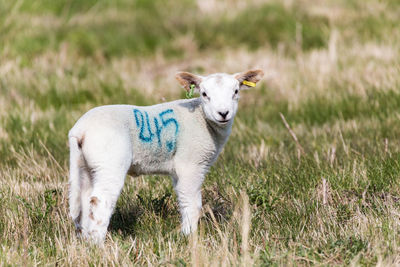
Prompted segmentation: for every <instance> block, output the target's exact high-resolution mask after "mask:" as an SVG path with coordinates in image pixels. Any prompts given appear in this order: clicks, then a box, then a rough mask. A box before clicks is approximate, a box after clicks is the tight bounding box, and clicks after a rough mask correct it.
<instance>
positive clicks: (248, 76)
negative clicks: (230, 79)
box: [234, 70, 264, 89]
mask: <svg viewBox="0 0 400 267" xmlns="http://www.w3.org/2000/svg"><path fill="white" fill-rule="evenodd" d="M263 76H264V72H263V71H262V70H248V71H245V72H241V73H237V74H234V77H235V78H236V79H237V80H238V81H239V84H240V89H249V88H250V87H254V86H256V83H257V82H258V81H259V80H261V78H262V77H263Z"/></svg>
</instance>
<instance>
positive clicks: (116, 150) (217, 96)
mask: <svg viewBox="0 0 400 267" xmlns="http://www.w3.org/2000/svg"><path fill="white" fill-rule="evenodd" d="M262 76H263V72H262V71H261V70H252V71H247V72H243V73H239V74H234V75H229V74H224V73H216V74H212V75H209V76H206V77H201V76H197V75H194V74H191V73H187V72H180V73H178V74H177V75H176V78H177V80H178V81H179V82H180V84H181V85H182V86H183V87H184V88H185V89H186V90H190V87H191V86H192V87H193V85H194V86H195V91H196V92H197V93H200V97H198V98H194V99H186V100H177V101H173V102H168V103H163V104H158V105H153V106H145V107H140V106H132V105H110V106H101V107H97V108H94V109H91V110H90V111H88V112H87V113H86V114H85V115H83V116H82V117H81V118H80V119H79V120H78V121H77V123H76V124H75V125H74V127H73V128H72V129H71V130H70V132H69V135H68V137H69V145H70V178H69V183H70V192H69V204H70V216H71V217H72V219H73V220H74V222H75V225H76V227H77V230H78V231H79V232H80V233H81V235H82V236H83V237H85V238H88V239H90V240H92V241H95V242H98V243H102V242H103V241H104V238H105V235H106V233H107V227H108V224H109V221H110V217H111V215H112V212H113V210H114V206H115V203H116V201H117V199H118V197H119V195H120V192H121V189H122V186H123V184H124V180H125V177H126V175H127V174H128V173H129V174H131V175H141V174H168V175H170V176H171V177H172V181H173V185H174V189H175V192H176V194H177V196H178V201H179V208H180V212H181V223H182V228H181V229H182V232H183V233H184V234H189V233H191V232H193V231H194V230H196V228H197V222H198V219H199V214H200V209H201V185H202V183H203V180H204V177H205V174H206V173H207V171H208V169H209V168H210V166H211V165H212V164H213V163H214V161H215V160H216V159H217V157H218V154H219V153H220V151H221V150H222V148H223V146H224V145H225V143H226V141H227V140H228V137H229V135H230V133H231V129H232V123H233V119H234V116H235V114H236V111H237V106H238V100H239V91H240V90H241V89H247V88H249V87H252V84H254V83H257V82H258V81H259V80H260V79H261V78H262ZM249 84H250V85H249Z"/></svg>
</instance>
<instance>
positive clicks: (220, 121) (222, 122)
mask: <svg viewBox="0 0 400 267" xmlns="http://www.w3.org/2000/svg"><path fill="white" fill-rule="evenodd" d="M228 121H229V120H219V121H218V122H219V123H221V124H225V123H228Z"/></svg>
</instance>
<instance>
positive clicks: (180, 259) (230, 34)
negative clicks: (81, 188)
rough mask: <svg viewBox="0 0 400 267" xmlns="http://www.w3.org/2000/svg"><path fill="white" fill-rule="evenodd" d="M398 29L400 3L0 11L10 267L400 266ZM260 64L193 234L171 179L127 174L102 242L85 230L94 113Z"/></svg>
mask: <svg viewBox="0 0 400 267" xmlns="http://www.w3.org/2000/svg"><path fill="white" fill-rule="evenodd" d="M399 18H400V3H399V2H398V1H397V0H368V1H364V0H325V1H323V0H317V1H311V0H285V1H278V0H266V1H259V0H249V1H237V0H228V1H218V0H207V1H200V0H198V1H196V0H179V1H161V0H156V1H146V0H134V1H129V0H116V1H112V2H111V1H105V0H100V1H95V0H87V1H79V0H65V1H52V0H38V1H28V0H18V1H6V0H0V266H8V265H15V266H18V265H26V266H35V265H40V266H42V265H44V266H53V265H56V264H57V265H67V266H79V265H90V266H94V265H113V266H114V265H122V266H131V265H174V266H175V265H177V266H188V265H196V266H210V265H213V266H220V265H222V266H229V265H243V266H251V265H260V266H261V265H274V266H284V265H306V266H308V265H350V264H354V265H365V266H371V265H379V266H387V265H399V264H400V256H399V255H400V237H399V234H400V187H399V183H400V139H399V137H400V90H399V89H400V29H399V22H400V19H399ZM250 68H261V69H263V70H264V72H265V76H264V79H263V80H262V81H261V82H260V83H259V84H258V85H257V87H256V88H253V89H251V90H247V91H242V92H241V99H240V101H239V110H238V114H237V116H236V118H235V122H234V126H233V130H232V134H231V137H230V139H229V141H228V143H227V145H226V146H225V148H224V151H223V152H222V154H221V155H220V157H219V159H218V160H217V162H216V164H215V165H214V166H213V167H212V168H211V170H210V172H209V174H208V175H207V177H206V180H205V182H204V184H203V190H202V192H203V214H202V217H201V219H200V224H199V230H198V232H197V234H195V235H193V236H190V237H185V236H182V235H181V234H180V232H179V210H178V205H177V201H176V196H175V194H174V191H173V188H172V185H171V180H170V178H169V177H164V176H139V177H129V176H128V177H127V179H126V181H125V186H124V189H123V192H122V194H121V197H120V199H119V200H118V203H117V207H116V210H115V213H114V215H113V217H112V219H111V224H110V227H109V230H110V232H109V234H108V236H107V241H106V244H105V247H104V248H98V247H96V246H91V245H89V244H87V243H85V242H82V241H80V240H79V239H77V238H76V237H75V232H74V226H73V223H72V221H71V220H70V218H69V217H68V198H67V196H68V185H67V182H68V157H69V152H68V139H67V133H68V130H69V129H70V128H71V127H72V126H73V124H74V123H75V121H76V120H77V119H78V118H79V117H80V116H81V115H82V114H83V113H84V112H86V111H87V110H89V109H90V108H92V107H95V106H99V105H106V104H135V105H150V104H155V103H161V102H165V101H172V100H175V99H178V98H185V92H184V90H183V89H182V88H181V87H180V86H179V84H178V82H177V81H176V80H175V78H174V75H175V73H176V72H177V71H181V70H184V71H190V72H193V73H198V74H200V75H202V74H209V73H214V72H227V73H236V72H240V71H244V70H247V69H250Z"/></svg>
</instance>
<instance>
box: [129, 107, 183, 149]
mask: <svg viewBox="0 0 400 267" xmlns="http://www.w3.org/2000/svg"><path fill="white" fill-rule="evenodd" d="M133 113H134V115H135V120H136V126H137V127H138V128H140V132H139V139H140V140H141V141H142V142H145V143H151V142H153V141H155V140H157V143H158V146H159V147H162V139H163V138H166V137H172V138H170V139H171V140H167V141H166V142H165V145H166V147H167V150H168V152H171V151H173V150H174V148H175V146H176V138H177V135H178V131H179V124H178V121H177V120H176V119H175V118H174V115H175V114H174V111H173V110H172V109H167V110H164V111H162V112H160V113H159V114H158V117H153V121H152V122H153V123H154V127H153V129H155V131H154V132H153V131H152V129H151V122H150V118H149V114H148V113H147V112H146V111H144V112H142V111H140V110H138V109H134V110H133ZM143 113H144V115H143ZM174 128H175V131H172V132H171V130H173V129H174ZM168 129H169V131H168ZM168 133H170V134H168ZM163 136H164V137H163Z"/></svg>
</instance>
